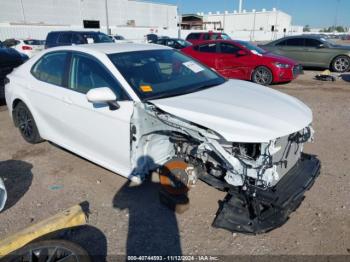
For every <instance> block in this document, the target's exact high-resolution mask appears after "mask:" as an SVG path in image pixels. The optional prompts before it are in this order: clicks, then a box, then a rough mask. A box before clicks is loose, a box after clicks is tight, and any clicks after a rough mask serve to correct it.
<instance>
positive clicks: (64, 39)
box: [58, 33, 72, 45]
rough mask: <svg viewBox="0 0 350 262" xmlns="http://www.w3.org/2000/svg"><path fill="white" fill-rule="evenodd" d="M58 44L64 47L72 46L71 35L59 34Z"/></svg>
mask: <svg viewBox="0 0 350 262" xmlns="http://www.w3.org/2000/svg"><path fill="white" fill-rule="evenodd" d="M58 43H60V44H64V45H70V44H72V34H71V33H61V34H60V36H59V37H58Z"/></svg>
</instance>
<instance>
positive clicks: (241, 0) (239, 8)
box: [238, 0, 243, 13]
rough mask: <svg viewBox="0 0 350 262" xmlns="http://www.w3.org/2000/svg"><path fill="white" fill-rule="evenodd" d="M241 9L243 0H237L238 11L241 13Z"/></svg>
mask: <svg viewBox="0 0 350 262" xmlns="http://www.w3.org/2000/svg"><path fill="white" fill-rule="evenodd" d="M242 10H243V0H239V7H238V13H242Z"/></svg>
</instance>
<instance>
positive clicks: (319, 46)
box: [317, 44, 326, 48]
mask: <svg viewBox="0 0 350 262" xmlns="http://www.w3.org/2000/svg"><path fill="white" fill-rule="evenodd" d="M325 47H326V46H325V45H324V44H319V45H318V46H317V48H325Z"/></svg>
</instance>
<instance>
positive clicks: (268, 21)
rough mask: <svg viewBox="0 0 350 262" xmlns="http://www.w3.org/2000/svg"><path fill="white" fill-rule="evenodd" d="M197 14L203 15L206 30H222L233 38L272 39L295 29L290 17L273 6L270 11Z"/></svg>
mask: <svg viewBox="0 0 350 262" xmlns="http://www.w3.org/2000/svg"><path fill="white" fill-rule="evenodd" d="M198 15H201V16H202V17H203V23H204V24H205V25H206V29H207V30H223V31H224V32H225V33H227V34H229V35H230V36H232V37H233V38H239V39H243V40H253V41H259V40H272V39H275V38H278V37H282V36H284V35H288V34H291V33H292V32H293V29H295V28H293V27H292V17H291V16H290V15H288V14H287V13H285V12H283V11H280V10H277V9H275V8H273V9H272V10H271V11H267V10H265V9H263V10H260V11H257V10H252V11H250V12H248V11H246V10H242V11H241V12H237V11H233V12H228V11H225V12H221V13H220V12H216V13H212V12H209V13H208V14H204V13H198ZM218 26H219V27H220V28H218Z"/></svg>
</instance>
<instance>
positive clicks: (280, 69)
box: [182, 40, 302, 85]
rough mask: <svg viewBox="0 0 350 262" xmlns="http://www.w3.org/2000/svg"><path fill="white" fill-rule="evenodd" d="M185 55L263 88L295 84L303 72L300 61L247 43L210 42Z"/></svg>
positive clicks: (226, 75) (221, 72)
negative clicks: (281, 83) (280, 83)
mask: <svg viewBox="0 0 350 262" xmlns="http://www.w3.org/2000/svg"><path fill="white" fill-rule="evenodd" d="M182 52H184V53H186V54H188V55H190V56H192V57H193V58H196V59H197V60H199V61H200V62H202V63H204V64H206V65H207V66H209V67H211V68H213V69H215V70H216V71H217V72H219V73H220V74H221V75H223V76H225V77H227V78H236V79H242V80H249V81H253V82H255V83H258V84H261V85H269V84H271V83H279V82H289V81H292V80H293V79H295V78H296V77H297V76H298V75H299V74H300V73H301V71H302V69H301V67H300V66H299V65H298V64H297V62H295V61H293V60H291V59H288V58H285V57H282V56H277V55H274V54H271V53H268V52H266V51H264V50H263V49H261V48H259V47H257V46H255V45H253V44H251V43H249V42H245V41H232V40H216V41H207V42H203V43H202V44H199V45H194V46H190V47H187V48H185V49H182Z"/></svg>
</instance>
